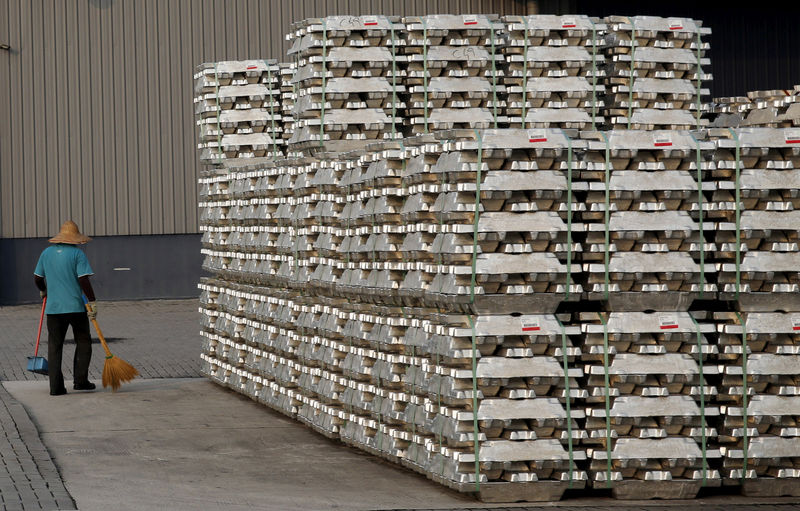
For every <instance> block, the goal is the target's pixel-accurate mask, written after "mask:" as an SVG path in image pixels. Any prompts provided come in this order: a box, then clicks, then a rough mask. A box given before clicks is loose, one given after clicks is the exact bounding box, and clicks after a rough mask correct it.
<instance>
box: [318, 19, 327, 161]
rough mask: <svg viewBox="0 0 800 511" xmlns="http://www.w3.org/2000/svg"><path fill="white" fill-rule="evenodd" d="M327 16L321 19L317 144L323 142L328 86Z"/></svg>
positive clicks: (320, 144)
mask: <svg viewBox="0 0 800 511" xmlns="http://www.w3.org/2000/svg"><path fill="white" fill-rule="evenodd" d="M327 75H328V18H323V19H322V108H321V112H320V117H319V146H320V147H322V146H323V145H324V143H325V89H326V87H327V86H328V77H327Z"/></svg>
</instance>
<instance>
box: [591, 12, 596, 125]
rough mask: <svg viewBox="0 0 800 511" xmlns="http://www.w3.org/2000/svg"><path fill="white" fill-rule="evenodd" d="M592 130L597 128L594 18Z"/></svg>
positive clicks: (594, 34) (593, 27) (593, 30)
mask: <svg viewBox="0 0 800 511" xmlns="http://www.w3.org/2000/svg"><path fill="white" fill-rule="evenodd" d="M589 23H591V24H592V130H596V129H597V26H596V25H595V24H594V21H593V20H592V18H589Z"/></svg>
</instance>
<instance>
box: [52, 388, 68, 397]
mask: <svg viewBox="0 0 800 511" xmlns="http://www.w3.org/2000/svg"><path fill="white" fill-rule="evenodd" d="M66 393H67V389H59V390H57V391H55V392H50V395H51V396H63V395H64V394H66Z"/></svg>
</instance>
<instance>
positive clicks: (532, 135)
mask: <svg viewBox="0 0 800 511" xmlns="http://www.w3.org/2000/svg"><path fill="white" fill-rule="evenodd" d="M528 142H547V132H546V131H544V130H532V131H529V132H528Z"/></svg>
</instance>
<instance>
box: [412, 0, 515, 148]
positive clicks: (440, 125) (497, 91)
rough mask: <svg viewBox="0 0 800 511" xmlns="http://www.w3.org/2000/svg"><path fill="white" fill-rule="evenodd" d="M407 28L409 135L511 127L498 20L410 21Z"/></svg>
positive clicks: (487, 17) (424, 18) (444, 17)
mask: <svg viewBox="0 0 800 511" xmlns="http://www.w3.org/2000/svg"><path fill="white" fill-rule="evenodd" d="M403 24H404V25H405V29H406V36H405V37H406V40H405V49H404V52H405V54H406V65H407V69H406V76H405V77H404V81H405V83H406V92H407V95H406V97H407V99H406V101H405V102H406V106H407V108H408V111H407V113H406V123H407V127H406V131H407V132H408V133H410V134H413V135H416V134H423V133H431V132H433V131H435V130H441V129H453V128H497V127H498V126H499V125H503V124H504V123H505V112H504V110H505V108H504V99H503V98H504V96H505V86H504V85H503V83H502V69H503V65H502V63H503V55H502V44H503V30H504V26H503V23H501V22H500V20H499V17H498V16H497V15H463V16H456V15H446V14H435V15H428V16H407V17H405V18H403Z"/></svg>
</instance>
